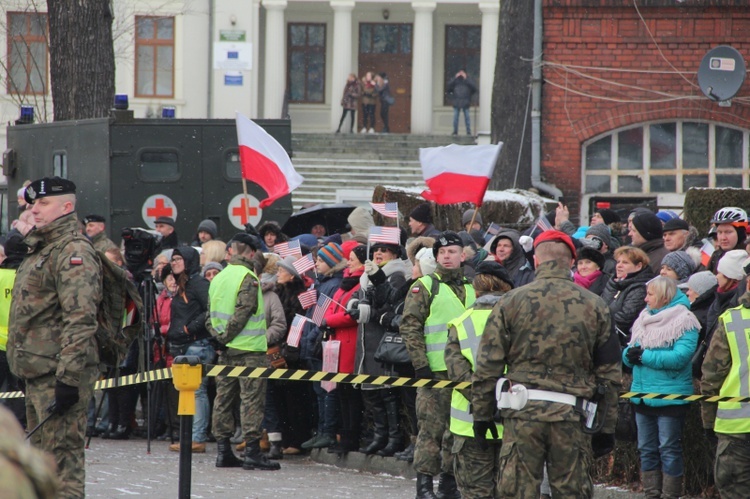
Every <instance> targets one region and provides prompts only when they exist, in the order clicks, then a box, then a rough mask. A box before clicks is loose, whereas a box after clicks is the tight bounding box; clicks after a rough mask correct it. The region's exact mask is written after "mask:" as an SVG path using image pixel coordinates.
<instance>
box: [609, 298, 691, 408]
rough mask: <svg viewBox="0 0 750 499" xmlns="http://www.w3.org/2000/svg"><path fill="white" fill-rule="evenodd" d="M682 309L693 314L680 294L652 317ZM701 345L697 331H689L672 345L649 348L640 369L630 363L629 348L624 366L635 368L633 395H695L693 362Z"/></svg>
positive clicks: (653, 403) (658, 402) (670, 402)
mask: <svg viewBox="0 0 750 499" xmlns="http://www.w3.org/2000/svg"><path fill="white" fill-rule="evenodd" d="M675 306H682V307H685V308H687V309H688V310H690V301H689V300H688V298H687V296H685V294H684V293H683V292H682V291H680V290H677V295H676V296H675V297H674V299H673V300H672V301H671V302H670V303H669V304H668V305H666V306H665V307H663V308H659V309H655V310H649V313H651V315H655V314H658V313H659V312H661V311H662V310H665V309H667V308H670V307H675ZM697 345H698V329H690V330H688V331H686V332H685V333H684V334H683V335H682V336H680V337H679V338H678V339H677V340H676V341H675V342H674V343H673V344H672V345H670V346H667V347H661V348H650V349H646V350H644V351H643V355H642V357H641V362H642V364H641V365H635V366H634V365H633V364H631V363H630V362H629V361H628V357H627V353H628V350H630V348H631V347H630V346H628V347H627V348H625V350H624V351H623V352H622V362H623V363H624V364H625V365H626V366H628V367H632V368H633V384H632V385H631V386H630V391H633V392H645V393H674V394H682V395H692V394H693V376H692V363H691V362H690V360H691V359H692V357H693V353H695V348H696V346H697ZM631 400H632V401H633V403H635V404H639V403H641V402H642V403H643V404H645V405H648V406H651V407H662V406H666V405H681V404H689V403H690V402H687V401H684V400H653V399H637V398H634V399H631Z"/></svg>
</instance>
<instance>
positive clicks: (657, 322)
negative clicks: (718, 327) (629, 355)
mask: <svg viewBox="0 0 750 499" xmlns="http://www.w3.org/2000/svg"><path fill="white" fill-rule="evenodd" d="M700 328H701V324H700V322H698V319H696V317H695V316H694V315H693V314H692V313H691V312H690V311H689V310H688V309H687V308H685V307H684V306H683V305H675V306H673V307H669V308H665V309H662V310H660V311H659V312H657V313H655V314H653V315H652V314H651V311H650V310H649V309H648V308H646V309H644V310H643V311H641V315H639V316H638V318H637V319H636V320H635V322H634V323H633V327H632V328H631V329H630V331H631V333H632V336H631V337H630V342H629V343H628V345H631V346H632V345H636V344H639V345H641V346H642V347H643V348H664V347H668V346H670V345H672V344H673V343H674V342H675V341H676V340H678V339H679V338H680V337H681V336H682V335H683V334H685V333H686V332H688V331H690V330H691V329H697V330H700Z"/></svg>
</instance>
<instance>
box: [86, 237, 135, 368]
mask: <svg viewBox="0 0 750 499" xmlns="http://www.w3.org/2000/svg"><path fill="white" fill-rule="evenodd" d="M96 253H97V255H98V256H99V261H100V263H101V266H102V301H101V303H100V304H99V309H98V310H97V313H96V321H97V324H98V327H97V329H96V341H97V343H98V345H99V362H100V363H103V364H107V365H108V366H110V367H117V366H119V365H120V363H121V362H122V361H123V360H124V359H125V356H126V355H127V353H128V349H129V348H130V345H131V343H133V340H135V339H136V337H137V336H138V333H139V332H140V331H141V328H142V326H143V324H142V322H143V315H142V313H141V312H142V310H143V301H142V300H141V297H140V295H139V294H138V289H137V288H136V286H135V284H133V282H131V281H130V279H128V275H127V273H126V272H125V271H124V270H123V269H121V268H120V267H118V266H117V265H115V264H114V263H112V262H111V261H110V260H109V258H107V256H106V255H105V254H104V253H102V252H101V251H97V252H96Z"/></svg>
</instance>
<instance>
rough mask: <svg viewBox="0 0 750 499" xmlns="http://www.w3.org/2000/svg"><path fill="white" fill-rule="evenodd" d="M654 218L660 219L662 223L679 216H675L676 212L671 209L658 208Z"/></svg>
mask: <svg viewBox="0 0 750 499" xmlns="http://www.w3.org/2000/svg"><path fill="white" fill-rule="evenodd" d="M656 218H658V219H659V220H661V221H662V222H664V223H667V222H669V221H670V220H672V219H673V218H679V217H678V216H677V213H675V212H673V211H672V210H660V211H659V212H657V213H656Z"/></svg>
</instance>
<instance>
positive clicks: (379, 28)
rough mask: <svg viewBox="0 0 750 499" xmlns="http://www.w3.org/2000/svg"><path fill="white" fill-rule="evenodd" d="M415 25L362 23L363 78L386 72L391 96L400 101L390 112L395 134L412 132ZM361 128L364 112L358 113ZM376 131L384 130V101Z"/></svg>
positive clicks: (361, 58) (360, 61) (360, 29)
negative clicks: (382, 115) (412, 52)
mask: <svg viewBox="0 0 750 499" xmlns="http://www.w3.org/2000/svg"><path fill="white" fill-rule="evenodd" d="M411 45H412V25H411V24H385V23H361V24H360V25H359V77H360V78H362V77H363V76H364V75H365V73H367V72H368V71H371V72H372V73H373V75H375V74H379V73H386V75H388V82H389V85H390V87H391V94H392V95H393V97H394V98H395V99H396V101H395V102H394V104H393V105H392V106H391V108H390V110H389V120H388V121H389V128H390V131H391V133H409V132H410V131H411V57H412V54H411ZM358 111H359V112H358V115H359V116H358V118H357V121H358V124H359V126H358V129H361V128H362V110H361V106H360V109H359V110H358ZM375 123H376V126H375V130H376V131H378V132H379V131H381V130H382V129H383V121H382V120H381V119H380V101H379V100H378V103H377V108H376V109H375Z"/></svg>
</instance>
